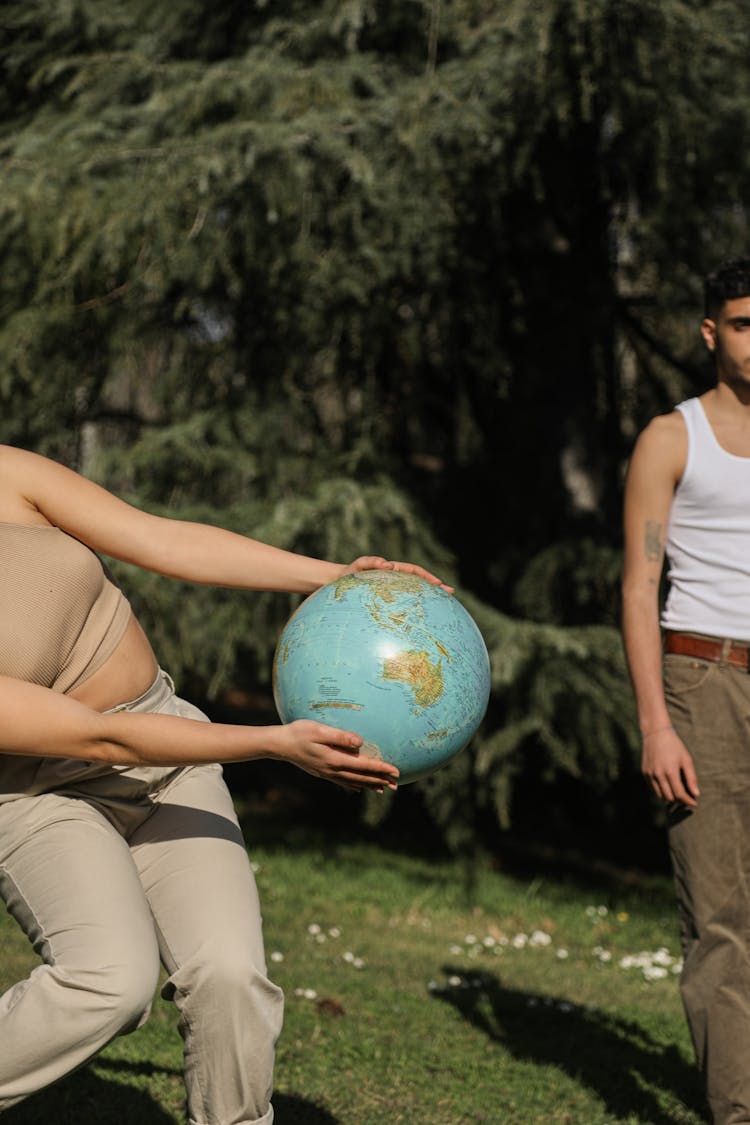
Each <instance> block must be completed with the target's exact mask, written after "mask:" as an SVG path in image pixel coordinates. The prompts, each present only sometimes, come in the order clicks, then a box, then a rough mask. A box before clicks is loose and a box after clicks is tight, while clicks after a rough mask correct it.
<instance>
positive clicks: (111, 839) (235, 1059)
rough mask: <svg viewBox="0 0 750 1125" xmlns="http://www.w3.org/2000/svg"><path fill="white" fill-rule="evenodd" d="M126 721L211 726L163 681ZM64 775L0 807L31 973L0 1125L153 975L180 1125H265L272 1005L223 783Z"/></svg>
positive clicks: (3, 856) (78, 1056)
mask: <svg viewBox="0 0 750 1125" xmlns="http://www.w3.org/2000/svg"><path fill="white" fill-rule="evenodd" d="M125 706H126V707H127V708H128V709H132V710H138V711H150V712H160V713H166V714H177V715H181V716H183V717H187V718H193V719H202V720H204V721H208V720H207V719H206V717H205V715H203V714H202V713H201V712H200V711H198V710H197V709H196V708H195V707H193V706H192V705H191V704H189V703H185V702H184V701H182V700H180V699H178V698H177V697H176V696H175V695H174V692H173V689H172V685H171V681H170V680H169V678H168V677H167V676H165V675H164V674H163V673H161V674H160V676H159V678H158V679H157V681H156V683H155V684H154V685H153V687H152V688H151V689H150V691H149V692H147V693H146V695H144V696H143V697H141V699H139V700H136V701H135V702H134V703H132V704H127V705H125ZM115 710H119V708H116V709H115ZM1 761H2V759H0V762H1ZM39 769H40V770H41V772H42V774H44V771H45V770H46V771H51V772H52V773H54V771H55V770H58V772H60V771H62V773H63V774H64V773H65V770H66V766H65V763H55V762H51V761H50V760H49V759H47V760H44V761H43V762H42V763H41V764H39ZM67 770H68V774H69V776H68V777H67V778H66V780H65V782H64V783H62V784H59V785H58V787H57V788H51V789H50V790H49V791H47V792H43V793H40V794H38V795H35V796H32V797H24V798H20V799H16V800H11V801H8V802H6V803H4V804H0V893H1V894H2V897H3V898H4V900H5V902H6V904H7V906H8V909H9V911H10V913H11V914H12V915H13V916H14V917H15V918H16V920H17V921H18V923H19V924H20V925H21V927H22V928H23V930H24V931H25V932H26V934H27V935H28V937H29V940H30V941H31V943H32V945H33V947H34V949H35V950H36V952H37V953H38V954H39V956H40V958H41V960H42V964H40V965H39V966H38V967H37V968H35V969H34V970H33V972H32V973H31V975H30V976H29V978H28V979H27V980H24V981H21V982H19V983H18V984H16V985H15V986H13V987H12V988H10V989H9V990H8V991H7V992H6V993H5V995H3V996H2V997H0V1111H2V1110H4V1109H7V1108H8V1107H9V1106H11V1105H13V1104H14V1103H15V1102H17V1101H20V1100H21V1099H22V1098H25V1097H27V1096H28V1095H29V1094H32V1093H34V1091H36V1090H39V1089H41V1088H42V1087H44V1086H47V1085H48V1084H49V1083H51V1082H53V1081H54V1080H55V1079H57V1078H60V1077H61V1076H62V1075H65V1074H67V1073H69V1072H70V1071H72V1070H73V1069H75V1068H76V1067H78V1066H80V1065H82V1064H83V1063H85V1062H86V1061H87V1060H88V1059H90V1058H91V1057H92V1056H93V1055H95V1054H96V1052H97V1051H99V1050H100V1049H101V1048H102V1047H103V1046H104V1045H105V1044H106V1043H108V1042H109V1041H110V1040H112V1039H113V1038H115V1037H116V1036H118V1035H120V1034H123V1033H124V1032H127V1031H131V1030H133V1029H134V1028H136V1027H138V1026H139V1025H140V1024H142V1023H143V1022H144V1021H145V1019H146V1018H147V1017H148V1014H149V1009H150V1005H151V1001H152V998H153V995H154V991H155V988H156V985H157V980H158V976H159V964H160V961H161V963H162V964H163V965H164V967H165V969H166V972H167V974H168V978H167V981H166V983H165V985H164V988H163V995H164V996H166V997H168V998H170V999H173V1000H174V1001H175V1003H176V1005H177V1008H178V1010H179V1030H180V1033H181V1035H182V1037H183V1039H184V1068H185V1082H186V1087H187V1104H188V1113H189V1118H190V1121H191V1123H194V1125H250V1123H252V1125H269V1123H270V1122H271V1121H272V1120H273V1110H272V1108H271V1105H270V1097H271V1086H272V1072H273V1057H274V1046H275V1042H276V1039H277V1037H278V1034H279V1031H280V1027H281V1019H282V1004H283V1002H282V994H281V991H280V989H278V988H277V987H276V986H275V985H274V984H272V983H271V982H270V981H269V980H268V977H267V975H266V966H265V959H264V953H263V939H262V933H261V918H260V909H259V903H258V896H257V891H256V888H255V881H254V878H253V874H252V870H251V868H250V864H249V861H248V857H247V853H246V850H245V846H244V843H243V840H242V836H241V833H240V829H239V826H238V824H237V818H236V816H235V813H234V809H233V807H232V802H231V799H230V796H229V793H228V791H227V788H226V786H225V784H224V781H223V779H222V774H221V769H220V767H218V766H200V767H191V768H189V769H179V770H166V769H162V768H156V769H148V768H141V767H139V768H137V769H118V770H117V771H116V772H113V771H112V770H111V769H106V768H104V767H101V766H97V765H92V767H91V769H90V770H89V772H88V773H84V774H83V775H81V768H80V763H79V764H78V765H76V763H72V762H70V763H68V764H67Z"/></svg>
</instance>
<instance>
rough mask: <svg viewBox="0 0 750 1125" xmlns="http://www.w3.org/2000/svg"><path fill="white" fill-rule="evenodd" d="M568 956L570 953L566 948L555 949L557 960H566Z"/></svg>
mask: <svg viewBox="0 0 750 1125" xmlns="http://www.w3.org/2000/svg"><path fill="white" fill-rule="evenodd" d="M569 956H570V954H569V953H568V951H567V949H557V950H555V957H557V959H558V960H559V961H567V959H568V957H569Z"/></svg>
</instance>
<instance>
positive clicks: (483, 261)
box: [0, 0, 750, 862]
mask: <svg viewBox="0 0 750 1125" xmlns="http://www.w3.org/2000/svg"><path fill="white" fill-rule="evenodd" d="M747 61H748V27H747V20H746V18H745V13H744V10H743V8H742V6H741V5H740V4H739V3H738V2H737V0H717V2H710V3H708V4H706V3H698V2H697V0H667V2H657V0H544V2H541V3H537V4H533V5H530V4H527V3H525V2H522V0H508V2H506V3H502V4H500V3H496V2H492V0H453V2H451V0H399V3H391V2H388V0H346V2H343V0H342V2H333V0H319V2H317V3H314V2H312V0H287V2H283V0H281V2H274V3H267V2H265V0H255V2H253V3H246V2H243V3H231V2H228V3H224V4H221V5H219V6H218V7H217V6H216V5H209V4H208V3H205V2H204V0H172V3H170V4H169V5H166V6H165V5H156V4H153V3H145V2H143V0H121V2H119V3H117V4H113V3H102V2H100V0H70V2H68V3H66V4H64V5H63V4H59V3H56V2H54V3H53V2H52V0H25V2H24V3H15V2H14V0H10V2H9V3H7V4H5V5H4V8H3V13H2V28H1V29H0V65H1V66H2V71H3V78H4V81H3V83H2V86H1V89H0V161H1V164H0V167H1V168H2V172H1V175H2V192H1V193H0V248H1V249H2V255H3V265H4V269H3V271H2V275H1V276H0V311H1V320H0V356H1V358H2V362H1V363H0V439H1V440H3V441H5V442H8V443H17V444H21V445H25V446H28V447H30V448H33V449H36V450H38V451H40V452H42V453H45V454H48V455H51V456H53V457H57V458H59V459H61V460H63V461H65V462H67V463H68V464H70V465H72V466H73V467H75V468H77V469H79V470H81V471H83V472H85V473H87V474H89V475H91V476H93V477H94V478H96V479H98V480H100V481H101V482H102V483H104V484H105V485H107V486H108V487H110V488H112V489H113V490H115V491H116V492H118V493H119V494H121V495H123V496H125V497H127V498H128V499H130V500H131V501H132V502H134V503H136V504H138V505H142V506H144V507H147V508H149V509H152V510H157V511H165V512H169V513H170V514H172V515H175V516H177V517H181V518H191V519H195V518H197V519H204V520H207V521H214V522H218V523H221V524H223V525H225V526H229V527H231V528H234V529H236V530H238V531H241V532H244V533H247V534H251V535H253V536H256V537H258V538H261V539H267V540H268V541H270V542H273V543H275V544H278V545H279V546H283V547H287V548H291V549H294V550H299V551H303V552H305V553H310V554H316V555H321V556H325V557H328V558H335V559H341V560H347V559H349V558H353V557H355V556H356V555H358V554H360V553H363V552H369V551H371V550H374V551H377V552H378V553H382V554H387V555H391V556H394V557H409V558H412V559H414V560H415V561H420V562H422V563H423V564H425V565H427V566H429V567H431V568H433V569H437V570H438V571H439V572H440V573H441V574H444V575H445V576H446V577H447V578H449V579H454V580H455V581H456V582H457V584H458V587H459V593H460V596H461V597H462V599H463V600H464V601H465V604H467V606H468V607H469V608H470V609H471V611H472V612H473V613H474V614H475V616H476V618H477V621H478V622H479V624H480V626H481V628H482V630H483V632H484V635H485V637H486V640H487V644H488V648H489V650H490V654H491V660H492V667H493V695H492V700H491V705H490V710H489V713H488V716H487V719H486V722H485V723H484V725H483V727H482V729H481V731H480V732H479V734H478V736H477V738H476V739H475V742H474V744H473V745H472V747H471V749H470V751H469V752H468V753H467V754H465V755H463V756H462V757H461V758H460V759H458V760H457V761H456V762H455V763H454V764H453V766H452V767H450V768H449V769H446V770H445V771H442V772H441V773H439V774H437V775H435V777H434V778H433V779H431V780H430V781H428V782H426V783H424V784H423V785H422V786H420V787H419V788H418V789H415V790H414V791H404V792H403V793H402V794H400V795H399V797H398V799H397V801H396V802H395V803H393V805H386V806H379V811H376V809H375V808H374V807H370V808H368V809H366V815H367V816H369V818H370V819H371V820H375V819H377V818H380V819H381V820H382V818H383V817H385V818H386V819H387V818H388V817H398V816H399V815H402V814H403V808H404V807H408V808H410V809H412V808H413V807H416V806H418V808H419V810H420V814H421V815H424V816H425V817H427V818H428V819H429V820H430V823H431V824H432V826H433V829H434V830H435V831H436V832H437V833H438V835H439V837H440V838H441V839H442V840H443V841H447V842H448V843H449V844H450V845H451V846H468V845H469V844H470V843H471V842H472V841H477V840H481V841H483V842H485V843H488V844H489V845H490V846H492V847H497V846H498V843H499V841H501V839H502V835H503V833H504V832H507V831H508V830H510V829H512V830H513V831H514V832H516V833H520V834H523V833H524V832H526V833H527V834H528V835H529V836H530V837H533V838H534V839H537V840H540V839H542V840H543V839H551V840H556V841H561V840H565V841H566V842H569V843H570V844H571V845H576V846H579V845H580V846H582V847H589V848H590V847H591V846H592V840H593V841H594V842H595V843H594V846H595V847H597V848H600V849H602V850H603V851H608V852H610V853H611V854H613V855H616V856H618V857H619V858H622V859H626V858H629V859H631V860H632V859H637V860H638V861H642V862H649V861H650V858H651V856H652V855H653V854H655V852H654V849H656V852H657V853H658V852H659V848H660V844H659V842H658V836H654V826H655V823H656V821H655V817H654V812H653V810H652V809H651V807H650V805H649V803H648V801H647V799H646V797H645V795H644V793H643V790H642V788H641V785H640V781H639V780H638V777H637V764H636V754H637V740H636V737H635V730H634V725H633V711H632V705H631V701H630V694H629V688H628V684H627V679H626V674H625V670H624V663H623V658H622V653H621V648H620V643H619V638H618V636H617V632H616V627H617V618H618V608H617V606H618V597H617V583H618V574H619V557H620V505H621V493H622V480H623V473H624V467H625V464H626V461H627V456H628V453H629V450H630V448H631V447H632V442H633V440H634V436H635V434H636V433H637V431H638V429H639V428H640V426H641V425H642V424H643V423H644V422H645V421H646V420H647V419H648V418H649V417H650V416H652V415H653V414H654V413H657V412H660V411H663V410H666V409H669V408H670V407H671V406H672V405H673V403H674V402H676V401H679V399H680V398H682V397H686V396H687V395H689V394H693V393H696V391H698V390H700V389H701V388H702V387H703V386H704V385H705V382H706V379H707V378H708V377H709V375H708V372H707V371H706V370H705V368H704V361H703V359H702V355H701V353H700V350H699V349H698V341H697V332H696V325H697V321H698V318H699V316H700V311H701V310H700V302H701V278H702V275H703V273H704V272H705V271H706V269H708V268H710V267H712V266H713V265H714V264H715V263H716V261H717V260H718V259H719V258H721V257H723V256H725V255H727V254H730V253H735V252H744V251H745V249H746V246H747V235H748V229H747V213H746V209H745V204H744V201H745V199H746V195H747V188H748V178H749V175H750V167H749V163H748V155H747V154H748V146H747V144H746V143H745V142H746V131H747V124H746V119H747V113H746V106H747V99H748V89H747V87H748V81H749V80H748V73H749V71H748V66H747ZM116 572H117V574H118V576H119V578H120V580H121V581H122V582H123V583H124V584H125V586H126V587H127V590H128V593H129V595H130V596H131V598H132V600H133V603H134V605H135V606H136V607H137V609H138V610H139V612H140V613H141V615H142V617H143V618H144V620H145V623H146V625H147V628H148V629H149V631H150V633H151V635H152V638H153V640H154V643H155V646H156V648H157V650H158V652H159V654H160V657H161V659H162V662H163V663H164V664H165V665H167V666H168V667H170V668H171V669H172V671H173V672H174V673H175V675H176V677H177V679H178V681H179V683H180V686H181V688H183V690H188V689H189V690H190V691H191V692H192V693H193V694H194V695H195V696H197V697H199V698H204V699H206V700H208V705H209V706H213V707H214V708H215V710H216V713H217V715H218V714H226V713H227V708H229V709H230V711H231V709H232V708H234V709H235V710H236V708H238V707H239V708H241V711H242V713H243V714H246V715H248V716H251V717H267V715H268V713H269V707H270V697H269V691H268V680H269V669H270V660H271V654H272V651H273V647H274V643H275V639H276V637H277V635H278V632H279V630H280V628H281V626H282V624H283V622H284V620H285V618H286V616H287V615H288V613H289V611H290V609H291V607H292V605H293V604H294V599H290V598H285V597H278V596H277V597H270V596H267V595H244V594H243V595H240V594H237V593H233V592H228V591H213V590H208V589H203V588H194V587H192V588H187V587H183V586H181V585H180V584H179V583H170V582H167V581H166V580H164V579H158V578H156V577H155V576H153V575H148V574H144V573H141V572H137V571H134V570H132V569H131V568H128V567H125V566H123V565H119V566H117V567H116ZM234 776H235V779H236V783H237V784H240V783H242V784H248V785H250V784H255V785H261V784H269V785H270V784H272V783H273V784H276V775H275V774H274V773H273V771H271V772H270V773H268V774H264V772H263V770H260V771H259V772H257V773H256V774H255V775H254V776H255V780H253V779H252V778H251V777H250V776H249V775H248V773H247V771H243V770H239V771H237V772H236V773H235V775H234ZM399 802H400V805H401V810H402V812H401V814H399V811H398V808H397V806H398V805H399ZM655 841H656V842H655Z"/></svg>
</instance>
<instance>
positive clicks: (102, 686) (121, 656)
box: [68, 615, 159, 711]
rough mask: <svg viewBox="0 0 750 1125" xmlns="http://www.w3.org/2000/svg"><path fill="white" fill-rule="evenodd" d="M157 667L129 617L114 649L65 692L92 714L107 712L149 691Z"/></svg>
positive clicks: (140, 632) (146, 643)
mask: <svg viewBox="0 0 750 1125" xmlns="http://www.w3.org/2000/svg"><path fill="white" fill-rule="evenodd" d="M158 670H159V667H158V664H157V662H156V657H155V656H154V653H153V649H152V648H151V645H150V644H149V642H148V638H147V636H146V634H145V633H144V632H143V629H141V627H140V625H139V624H138V622H137V621H136V619H135V617H133V616H132V615H131V617H130V621H129V623H128V627H127V629H126V630H125V633H124V634H123V637H122V639H121V640H120V642H119V643H118V645H117V648H116V649H115V651H114V652H113V653H112V655H111V656H110V657H108V658H107V660H106V661H105V662H104V664H102V666H101V668H97V670H96V672H94V673H93V675H91V676H89V677H88V679H86V680H84V681H83V683H82V684H79V685H78V687H77V688H74V689H73V691H70V692H68V695H69V697H70V698H71V699H77V700H78V701H79V703H83V704H85V706H86V707H90V708H91V709H92V711H108V710H109V709H110V708H111V707H117V706H118V704H120V703H128V702H129V701H130V700H131V699H137V698H138V696H140V695H143V693H144V692H146V691H148V689H149V688H150V687H151V685H152V683H153V682H154V680H155V679H156V673H157V672H158Z"/></svg>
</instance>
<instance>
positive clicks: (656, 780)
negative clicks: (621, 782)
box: [641, 727, 700, 809]
mask: <svg viewBox="0 0 750 1125" xmlns="http://www.w3.org/2000/svg"><path fill="white" fill-rule="evenodd" d="M641 770H642V772H643V774H644V776H645V777H646V778H647V779H648V781H649V782H650V784H651V788H652V789H653V791H654V793H655V794H656V796H657V797H659V798H661V800H662V801H666V802H667V803H670V802H672V801H677V802H679V804H681V805H685V806H686V807H687V808H689V809H694V808H695V807H696V806H697V804H698V797H699V795H700V790H699V788H698V775H697V774H696V772H695V766H694V765H693V759H692V758H691V757H690V754H689V753H688V751H687V748H686V747H685V744H684V742H683V741H682V739H681V738H680V737H679V735H678V734H677V733H676V731H675V730H674V729H673V728H672V727H664V728H662V729H661V730H655V731H652V732H651V733H649V732H648V731H647V732H646V733H645V734H644V736H643V756H642V759H641Z"/></svg>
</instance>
